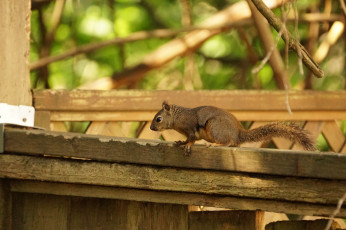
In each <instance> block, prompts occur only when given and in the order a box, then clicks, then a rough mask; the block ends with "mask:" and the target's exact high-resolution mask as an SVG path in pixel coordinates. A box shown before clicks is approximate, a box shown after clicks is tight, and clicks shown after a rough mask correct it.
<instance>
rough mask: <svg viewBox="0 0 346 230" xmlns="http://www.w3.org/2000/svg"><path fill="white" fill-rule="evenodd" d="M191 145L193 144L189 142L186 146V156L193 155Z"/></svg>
mask: <svg viewBox="0 0 346 230" xmlns="http://www.w3.org/2000/svg"><path fill="white" fill-rule="evenodd" d="M191 145H193V143H192V142H188V143H187V144H186V145H185V146H184V150H185V156H190V154H191Z"/></svg>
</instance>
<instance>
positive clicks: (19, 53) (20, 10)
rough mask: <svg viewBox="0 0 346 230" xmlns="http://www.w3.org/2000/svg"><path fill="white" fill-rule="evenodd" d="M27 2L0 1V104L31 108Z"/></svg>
mask: <svg viewBox="0 0 346 230" xmlns="http://www.w3.org/2000/svg"><path fill="white" fill-rule="evenodd" d="M30 7H31V1H29V0H18V1H13V0H1V1H0V22H1V26H0V34H1V35H2V36H1V42H0V50H1V52H0V102H4V103H8V104H12V105H31V104H32V96H31V91H30V72H29V54H30V52H29V51H30V14H31V11H30Z"/></svg>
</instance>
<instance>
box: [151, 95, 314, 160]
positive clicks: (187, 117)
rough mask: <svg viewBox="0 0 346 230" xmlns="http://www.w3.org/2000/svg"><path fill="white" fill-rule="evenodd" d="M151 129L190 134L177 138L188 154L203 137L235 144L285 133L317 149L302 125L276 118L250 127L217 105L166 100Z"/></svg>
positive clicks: (302, 143) (285, 135)
mask: <svg viewBox="0 0 346 230" xmlns="http://www.w3.org/2000/svg"><path fill="white" fill-rule="evenodd" d="M150 129H151V130H153V131H162V130H165V129H174V130H176V131H178V132H179V133H181V134H183V135H184V136H186V138H187V139H186V141H177V142H176V144H177V145H179V146H181V145H183V146H184V149H185V152H186V155H188V154H189V153H190V152H191V145H193V144H194V143H195V141H197V140H201V139H204V140H206V141H208V142H210V143H216V144H219V145H223V146H231V147H235V146H239V145H240V144H242V143H245V142H256V141H265V140H270V139H271V138H273V137H283V138H286V139H289V140H292V141H296V142H297V143H299V144H300V145H301V146H302V147H304V149H305V150H308V151H315V150H316V148H315V147H314V145H313V141H312V140H311V139H310V137H309V134H308V133H307V132H306V131H305V130H303V129H301V128H300V127H298V126H295V125H293V124H289V125H286V124H283V123H280V122H276V123H270V124H267V125H264V126H261V127H258V128H255V129H250V130H246V129H244V128H243V126H242V125H241V123H240V122H239V121H238V120H237V118H236V117H235V116H234V115H233V114H231V113H229V112H227V111H225V110H223V109H220V108H217V107H214V106H200V107H196V108H185V107H182V106H178V105H169V104H168V103H167V102H165V101H164V102H163V103H162V109H161V110H160V111H159V112H158V113H157V114H156V115H155V117H154V119H153V121H152V123H151V125H150Z"/></svg>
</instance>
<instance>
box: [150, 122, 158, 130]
mask: <svg viewBox="0 0 346 230" xmlns="http://www.w3.org/2000/svg"><path fill="white" fill-rule="evenodd" d="M150 129H151V130H153V131H157V128H156V127H155V126H154V124H153V123H151V125H150Z"/></svg>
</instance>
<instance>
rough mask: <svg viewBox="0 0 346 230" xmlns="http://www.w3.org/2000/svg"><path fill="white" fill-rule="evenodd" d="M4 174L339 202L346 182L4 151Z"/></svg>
mask: <svg viewBox="0 0 346 230" xmlns="http://www.w3.org/2000/svg"><path fill="white" fill-rule="evenodd" d="M0 175H1V177H8V178H17V179H25V180H42V181H53V182H62V183H77V184H79V183H82V184H92V185H104V186H120V187H128V188H137V189H150V190H159V191H172V192H189V193H191V192H198V193H201V194H215V195H227V196H237V197H252V198H259V199H273V200H286V201H294V202H311V203H321V204H329V205H332V204H336V203H337V202H338V200H339V199H340V197H342V195H343V194H344V191H345V190H346V181H338V180H322V179H320V180H319V179H309V178H295V177H283V178H282V177H274V176H266V175H255V174H245V173H234V172H218V171H211V170H208V171H207V170H192V169H181V168H178V169H177V168H166V167H164V168H158V167H151V166H140V165H131V164H117V163H100V162H90V161H77V160H66V159H55V158H47V157H46V158H39V157H30V156H16V155H4V154H3V155H1V156H0Z"/></svg>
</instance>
